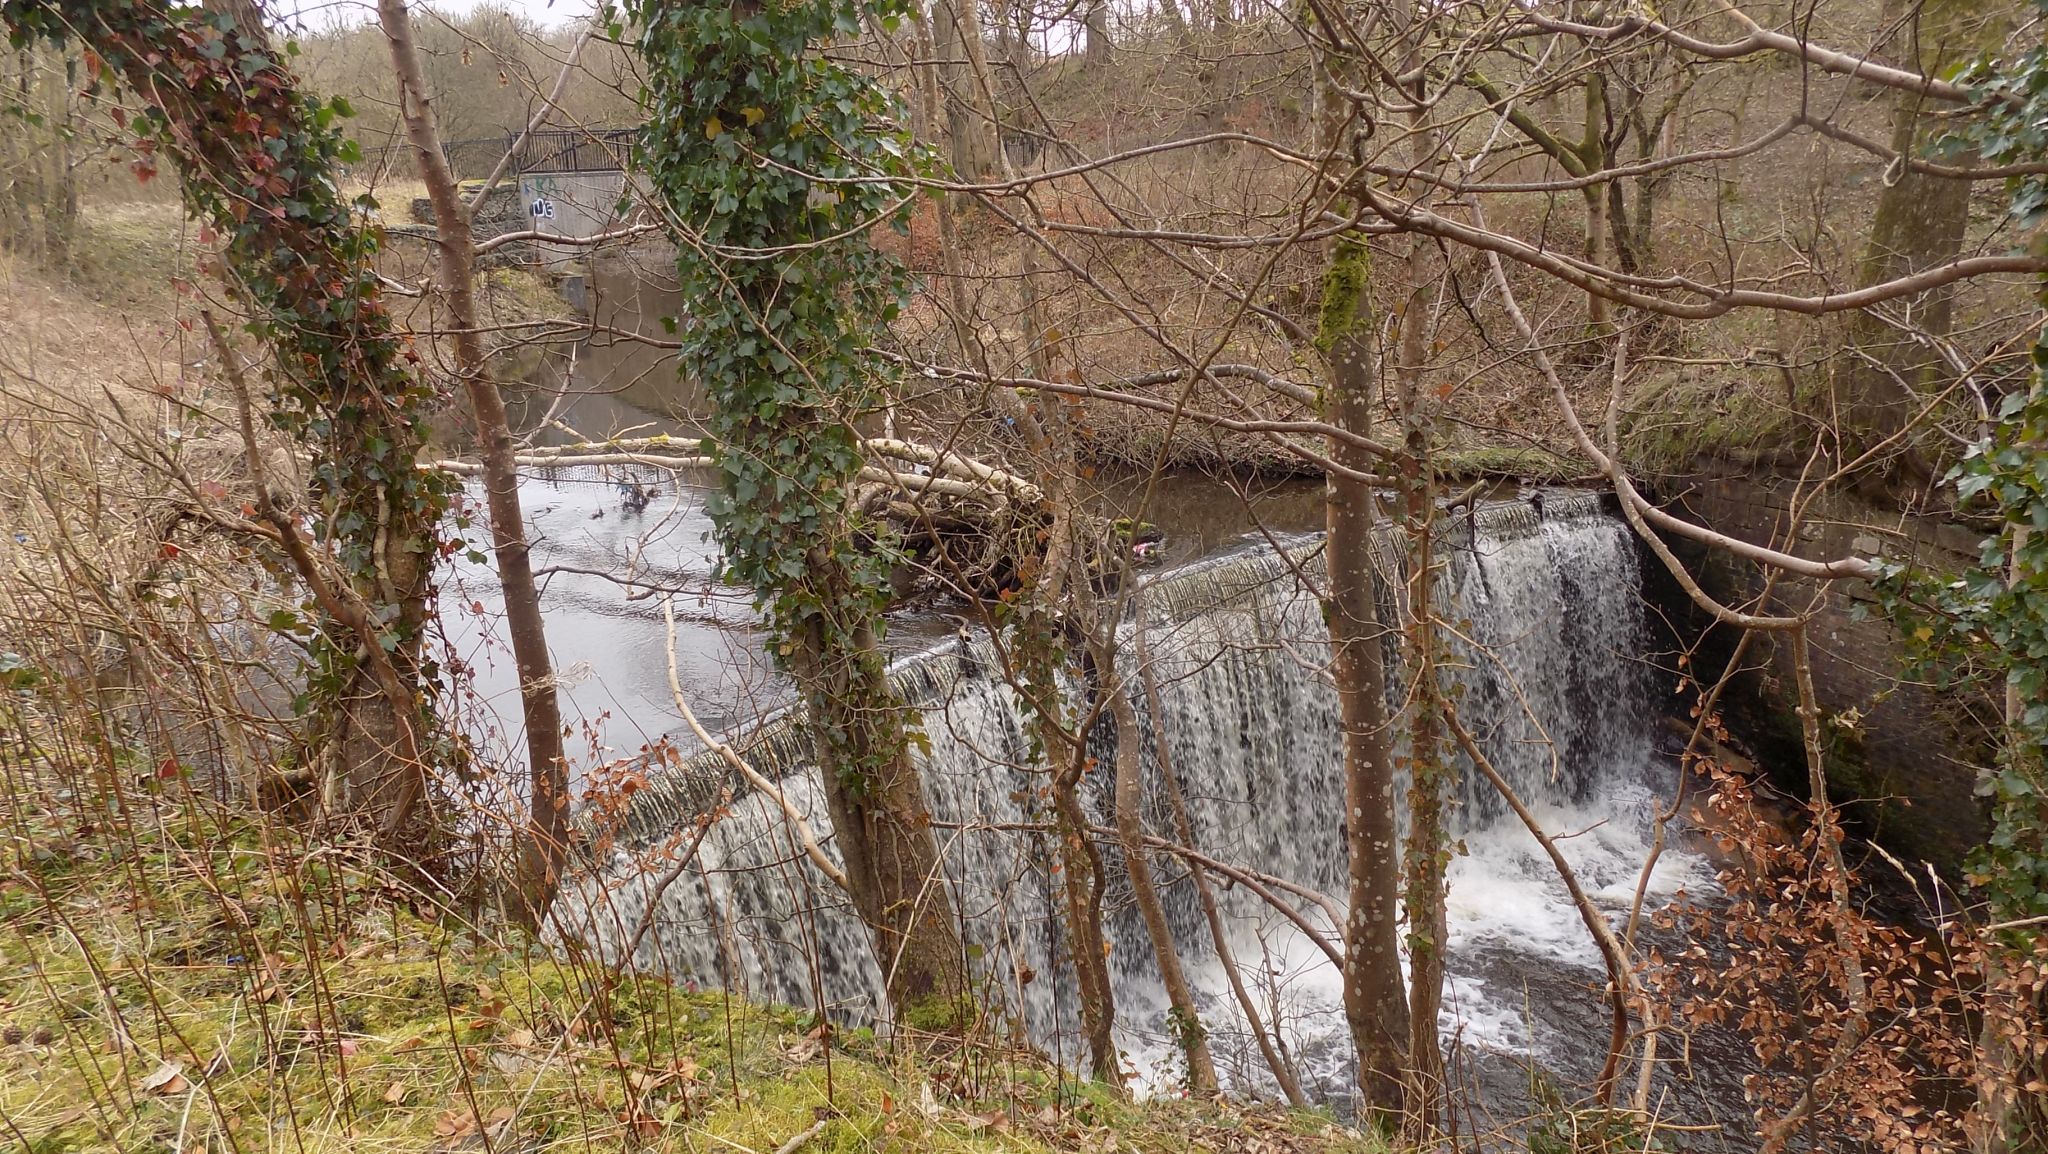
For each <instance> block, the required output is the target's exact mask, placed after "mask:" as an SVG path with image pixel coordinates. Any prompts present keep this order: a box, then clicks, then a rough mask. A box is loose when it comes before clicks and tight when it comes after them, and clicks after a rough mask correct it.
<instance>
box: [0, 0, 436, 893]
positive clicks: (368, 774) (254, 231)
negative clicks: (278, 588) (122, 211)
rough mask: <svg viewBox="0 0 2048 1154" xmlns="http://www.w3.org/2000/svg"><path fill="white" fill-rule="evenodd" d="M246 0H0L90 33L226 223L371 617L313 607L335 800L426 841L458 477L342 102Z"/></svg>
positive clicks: (147, 159) (150, 133) (276, 373)
mask: <svg viewBox="0 0 2048 1154" xmlns="http://www.w3.org/2000/svg"><path fill="white" fill-rule="evenodd" d="M246 8H247V5H246V4H241V5H239V6H235V10H233V11H219V12H214V11H208V10H207V9H206V8H204V7H202V6H200V5H196V4H161V5H153V4H103V3H88V2H84V0H61V2H48V0H45V2H36V0H5V3H0V19H4V21H5V24H6V27H7V30H8V33H9V34H10V36H12V37H14V38H15V39H16V40H17V41H23V42H25V41H29V40H34V39H45V40H51V41H62V40H67V39H73V38H75V39H76V40H77V41H78V42H79V43H81V44H82V45H83V46H84V47H85V48H86V49H88V50H90V52H91V54H92V55H91V56H90V57H89V58H88V68H89V72H90V75H89V77H88V79H89V82H90V83H94V84H99V83H107V82H116V83H119V84H121V85H123V86H124V87H126V88H127V89H128V90H129V92H130V93H131V94H132V97H133V98H134V99H135V100H136V101H137V102H139V103H140V104H141V105H142V112H141V113H140V115H139V116H137V117H136V119H135V121H134V122H133V123H132V124H131V127H132V128H133V129H134V130H135V133H136V148H137V151H138V159H137V160H136V162H135V169H136V172H137V174H138V176H141V177H143V178H145V179H146V178H147V177H148V176H149V175H151V174H153V173H154V171H155V166H156V157H157V156H159V155H163V156H168V157H169V158H170V159H171V161H172V163H173V164H174V165H175V166H176V168H177V170H178V173H179V176H180V178H181V184H182V188H183V192H184V199H185V204H186V207H187V209H188V211H190V212H191V214H192V215H193V216H195V217H197V218H199V219H201V220H202V221H204V222H205V223H206V224H207V226H208V227H210V228H211V229H212V230H213V231H214V232H215V233H216V234H218V236H219V238H220V239H219V247H218V251H219V252H220V254H221V258H222V264H223V266H224V268H225V270H226V272H227V274H228V276H229V277H230V279H231V285H232V288H233V290H234V292H235V294H236V296H237V298H238V299H239V300H240V301H242V302H243V303H244V304H245V305H246V306H247V307H248V310H249V318H248V328H249V329H250V330H251V331H252V332H253V333H254V334H255V335H256V336H257V337H258V338H260V339H261V340H263V341H264V342H265V343H266V344H267V346H268V347H269V348H270V349H271V351H272V352H273V354H274V356H275V360H274V364H273V365H272V370H271V373H270V378H269V379H270V386H271V388H270V394H269V397H268V416H269V419H270V421H271V423H272V424H273V425H275V426H277V427H278V428H280V429H282V430H284V431H285V432H286V433H288V434H289V435H291V436H292V437H293V438H294V439H296V440H297V441H299V442H300V443H301V444H302V445H304V446H306V447H307V448H308V449H310V450H311V451H312V454H313V463H312V469H311V473H310V478H311V492H310V494H309V495H310V497H311V499H312V501H313V503H314V508H313V510H312V524H313V531H314V533H315V535H316V536H317V537H318V538H319V539H320V541H322V542H323V543H324V544H325V547H326V548H327V550H329V551H330V552H331V553H332V554H333V557H334V560H335V562H336V563H337V564H338V567H339V569H340V570H341V571H342V572H343V574H344V575H345V578H346V587H345V588H344V589H341V590H337V591H335V592H336V594H337V596H341V597H345V598H346V599H347V603H348V604H349V605H350V606H351V612H350V613H348V615H347V616H348V617H350V618H351V619H354V620H356V621H359V622H367V623H369V624H368V625H366V626H365V627H364V628H361V629H358V628H355V627H352V626H349V625H346V624H344V623H343V622H342V621H341V620H339V619H337V618H336V617H335V616H334V615H333V614H331V613H325V612H322V611H316V615H318V616H320V617H321V618H322V623H323V628H322V630H321V632H320V635H319V640H318V642H317V643H316V646H315V658H316V661H317V663H318V667H317V668H316V669H315V671H314V673H313V679H312V684H311V685H310V686H309V687H308V694H307V697H308V701H309V702H310V705H309V719H308V720H309V731H308V737H309V747H311V748H314V749H317V750H321V751H324V761H323V764H324V765H326V766H328V767H331V769H332V771H333V776H334V779H335V781H336V782H337V783H338V784H339V785H340V786H341V787H342V788H341V789H339V790H337V791H336V793H337V794H339V795H340V797H339V798H338V800H343V801H345V803H346V805H347V806H348V808H349V809H350V810H351V811H353V812H355V813H357V814H360V815H362V816H364V817H366V818H367V819H369V820H370V821H372V822H373V823H374V824H375V825H376V827H377V829H378V830H379V832H380V834H381V836H382V838H383V840H384V842H385V844H386V845H387V846H391V847H392V848H395V849H400V850H403V851H405V852H408V853H412V854H417V853H419V852H421V851H422V850H423V849H424V848H425V842H426V835H427V834H428V833H429V832H430V830H429V827H428V826H427V825H426V824H425V823H422V822H420V821H419V820H417V819H418V816H419V813H420V809H419V806H420V803H421V801H422V800H423V798H424V796H425V793H426V787H427V785H426V766H425V764H424V759H425V758H426V757H427V756H430V754H431V748H432V747H431V741H432V736H433V733H434V730H433V723H432V710H431V708H430V695H431V692H432V685H433V681H434V675H433V671H432V669H431V668H430V666H429V665H428V663H427V661H426V659H425V657H424V655H423V652H422V643H423V641H424V637H425V625H426V621H427V616H428V611H429V606H428V595H429V592H430V589H431V580H432V569H433V565H434V562H435V560H436V559H437V557H438V547H439V535H438V527H439V524H440V520H441V516H442V514H443V512H444V511H445V509H446V507H447V490H448V483H447V481H446V480H445V479H444V478H441V477H439V476H437V475H434V474H429V473H422V472H421V471H420V470H419V469H418V467H417V459H418V456H419V449H420V445H421V440H422V436H423V430H424V426H423V425H422V423H421V410H422V406H423V403H424V401H425V400H426V399H427V398H428V397H429V395H430V393H429V391H428V390H427V389H426V388H425V387H424V386H423V385H422V384H421V382H420V381H419V380H418V379H417V378H416V377H415V376H414V375H413V373H412V372H411V371H410V369H409V367H408V365H407V359H408V357H409V355H410V354H409V353H408V352H407V350H406V349H405V348H404V346H403V344H402V343H401V341H400V339H399V337H398V335H397V333H396V332H395V330H394V328H393V325H392V323H391V319H390V316H389V314H388V313H387V312H386V311H385V309H384V306H383V303H382V300H381V295H380V290H379V284H378V280H377V276H376V270H375V268H374V265H373V260H374V258H375V256H376V252H377V234H376V232H375V231H374V230H373V229H370V228H368V227H366V226H365V224H364V222H363V221H362V220H361V219H359V218H358V217H357V216H356V215H355V211H354V206H353V205H352V204H350V203H349V202H348V201H345V200H344V199H343V198H342V197H341V195H340V193H339V192H338V190H337V188H336V184H335V180H336V172H335V170H336V168H337V166H338V164H339V162H340V161H341V159H342V157H343V154H344V151H345V149H346V148H347V145H346V144H345V142H344V141H343V139H342V136H341V134H340V132H339V131H338V129H337V128H336V125H335V122H336V120H337V119H338V118H339V117H341V116H345V115H346V114H347V106H346V105H345V104H343V103H340V102H336V103H334V104H326V103H323V102H321V101H319V100H316V99H313V98H311V97H308V96H306V95H304V94H303V93H301V91H300V90H299V88H298V84H297V80H296V78H295V77H293V75H292V74H291V72H290V71H289V70H288V69H286V68H285V67H284V65H283V63H282V61H281V60H280V59H279V58H278V57H277V56H276V55H275V54H273V53H272V52H271V50H270V45H269V42H268V38H267V37H266V36H265V35H264V34H263V31H262V29H261V27H260V26H256V27H250V26H248V25H247V24H243V23H240V21H241V20H244V19H246V18H247V12H246V11H244V10H243V9H246ZM354 610H360V612H355V611H354ZM370 647H375V648H376V649H379V650H382V651H383V654H384V657H382V658H378V657H377V656H376V655H375V654H374V653H371V652H370V651H369V650H370ZM387 665H388V667H389V669H388V671H385V672H388V673H390V674H392V676H390V677H385V676H382V675H381V674H380V671H379V670H378V669H377V668H376V667H379V666H387Z"/></svg>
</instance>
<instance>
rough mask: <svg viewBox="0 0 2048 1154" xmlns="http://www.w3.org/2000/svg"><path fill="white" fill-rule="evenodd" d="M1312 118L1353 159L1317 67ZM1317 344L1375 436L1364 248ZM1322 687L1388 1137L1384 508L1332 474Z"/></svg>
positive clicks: (1336, 261) (1351, 257)
mask: <svg viewBox="0 0 2048 1154" xmlns="http://www.w3.org/2000/svg"><path fill="white" fill-rule="evenodd" d="M1315 67H1316V109H1317V121H1318V131H1319V135H1320V137H1321V140H1320V144H1321V146H1322V148H1323V149H1324V151H1325V153H1326V154H1327V155H1330V156H1333V157H1334V156H1344V155H1346V154H1347V153H1348V152H1349V144H1350V136H1351V132H1352V129H1353V124H1352V118H1353V116H1354V112H1353V109H1352V106H1351V103H1350V102H1349V101H1348V100H1347V99H1346V98H1345V96H1344V94H1343V92H1342V86H1341V85H1340V84H1339V82H1338V77H1337V75H1336V74H1335V71H1334V70H1335V69H1336V68H1337V67H1338V62H1337V61H1335V60H1332V59H1331V58H1329V57H1326V56H1321V55H1319V56H1318V58H1317V59H1316V62H1315ZM1322 288H1323V291H1322V304H1321V309H1320V314H1321V320H1320V323H1319V329H1318V332H1317V334H1316V344H1317V346H1318V348H1319V349H1320V350H1321V352H1322V354H1323V358H1324V360H1325V362H1326V364H1327V366H1328V367H1327V370H1326V371H1327V384H1326V385H1325V387H1324V389H1323V398H1322V404H1323V419H1324V420H1326V421H1328V422H1329V423H1330V424H1332V425H1333V426H1335V427H1336V428H1338V429H1340V430H1342V431H1343V432H1346V433H1352V434H1357V435H1358V436H1360V437H1369V436H1370V435H1371V434H1372V431H1373V413H1374V409H1375V408H1376V406H1377V400H1378V389H1379V350H1378V341H1379V325H1378V322H1377V319H1376V315H1375V311H1374V309H1373V300H1372V255H1371V253H1370V251H1368V249H1367V248H1366V240H1365V238H1364V237H1363V236H1358V235H1354V234H1341V235H1339V236H1337V237H1335V238H1333V240H1332V241H1331V247H1330V258H1329V266H1328V267H1327V268H1326V269H1325V271H1324V273H1323V286H1322ZM1328 441H1329V449H1328V453H1329V456H1330V459H1331V460H1332V461H1334V462H1335V463H1336V464H1338V465H1339V466H1342V467H1344V468H1346V469H1348V470H1351V471H1353V472H1354V473H1362V474H1366V475H1371V474H1372V472H1373V470H1374V468H1375V466H1376V465H1377V463H1378V462H1377V461H1375V460H1374V458H1373V456H1372V454H1371V453H1370V452H1369V451H1368V450H1366V449H1365V448H1364V447H1362V446H1361V445H1359V444H1358V443H1357V442H1356V441H1354V440H1351V439H1347V438H1342V437H1334V436H1333V437H1330V438H1328ZM1324 492H1325V513H1324V515H1325V520H1326V523H1327V525H1328V528H1329V538H1328V542H1327V544H1326V546H1325V550H1324V553H1325V557H1326V559H1327V567H1328V579H1327V581H1328V588H1327V590H1326V591H1325V594H1324V598H1325V599H1324V602H1323V620H1324V621H1325V622H1326V623H1327V624H1328V626H1329V630H1330V676H1331V679H1332V680H1333V681H1334V682H1335V683H1336V689H1337V704H1338V713H1339V717H1340V722H1341V724H1342V725H1343V727H1344V734H1343V748H1344V844H1345V851H1346V855H1345V856H1346V870H1347V873H1348V874H1349V885H1348V893H1347V895H1346V913H1345V924H1344V926H1343V927H1342V934H1343V940H1344V975H1343V977H1344V1017H1345V1020H1346V1022H1347V1024H1348V1025H1349V1026H1350V1029H1351V1043H1352V1047H1353V1049H1354V1050H1356V1052H1357V1054H1358V1087H1359V1092H1360V1108H1359V1111H1358V1113H1359V1117H1360V1118H1361V1119H1365V1120H1368V1121H1370V1122H1371V1123H1372V1124H1374V1125H1376V1126H1380V1127H1391V1126H1392V1125H1393V1124H1395V1123H1396V1122H1397V1121H1398V1119H1399V1116H1400V1112H1401V1107H1402V1096H1403V1095H1402V1082H1403V1078H1404V1074H1405V1071H1406V1070H1407V1066H1408V1001H1407V997H1406V995H1405V993H1404V991H1403V988H1402V983H1401V950H1400V928H1399V920H1400V909H1399V904H1398V891H1399V887H1400V878H1401V861H1400V835H1399V831H1398V829H1397V828H1396V823H1395V818H1394V757H1393V749H1392V743H1391V740H1390V735H1391V732H1392V731H1391V730H1390V728H1389V720H1388V717H1387V692H1386V669H1385V661H1384V657H1383V651H1382V648H1381V641H1382V638H1383V637H1384V636H1385V635H1386V630H1385V628H1384V627H1383V626H1382V625H1381V623H1380V620H1379V615H1378V612H1377V609H1376V605H1375V601H1376V598H1375V593H1376V589H1375V571H1376V567H1375V565H1374V562H1373V555H1372V554H1373V537H1374V534H1375V533H1376V532H1377V531H1378V527H1379V508H1378V505H1377V504H1376V497H1375V495H1374V493H1373V487H1372V485H1371V484H1370V483H1369V482H1367V481H1364V480H1360V479H1358V478H1357V477H1356V476H1347V475H1346V474H1343V473H1337V472H1332V473H1329V474H1328V475H1327V476H1326V477H1325V479H1324Z"/></svg>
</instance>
